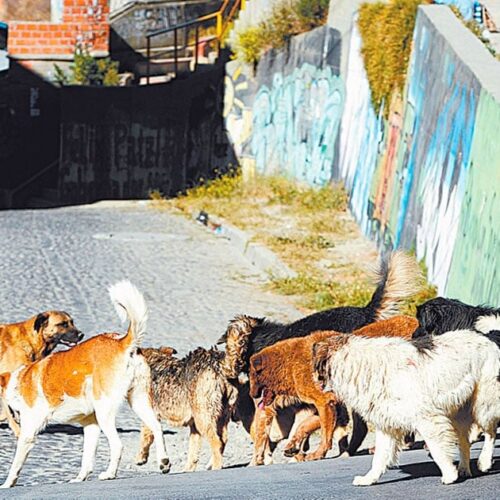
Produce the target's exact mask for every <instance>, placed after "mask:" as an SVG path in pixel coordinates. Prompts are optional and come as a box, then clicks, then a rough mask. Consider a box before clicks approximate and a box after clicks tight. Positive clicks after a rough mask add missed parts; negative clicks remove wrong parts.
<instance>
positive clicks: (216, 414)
mask: <svg viewBox="0 0 500 500" xmlns="http://www.w3.org/2000/svg"><path fill="white" fill-rule="evenodd" d="M253 326H255V321H254V320H253V319H252V318H249V317H246V316H239V317H237V318H235V319H234V320H233V321H231V322H230V324H229V327H228V329H227V333H226V336H227V345H226V353H224V352H222V351H219V350H217V349H208V350H207V349H203V348H201V347H200V348H198V349H196V350H195V351H193V352H190V353H189V354H188V355H187V356H185V357H184V358H182V359H178V358H175V357H173V356H172V352H173V351H172V350H171V349H170V350H168V349H169V348H166V349H167V350H165V348H163V352H162V350H161V349H142V350H141V354H142V355H143V356H144V357H145V359H146V361H147V363H148V364H149V366H150V369H151V381H150V386H151V388H152V394H153V408H154V410H155V411H156V414H157V415H158V417H159V418H160V419H162V420H167V421H168V422H169V423H170V424H172V425H174V426H183V427H189V430H190V436H189V451H188V459H187V463H186V466H185V468H184V470H185V472H190V471H194V470H196V466H197V464H198V460H199V454H200V449H201V438H202V437H204V438H205V439H206V440H207V441H208V442H209V444H210V447H211V450H212V458H211V468H212V469H221V468H222V457H223V453H224V448H225V446H226V442H227V426H228V424H229V421H230V419H231V414H232V412H233V409H234V405H235V403H236V399H237V397H238V389H237V377H238V373H239V371H240V370H241V366H240V364H239V363H240V360H241V359H242V358H243V356H244V355H245V353H244V351H245V350H246V349H247V345H248V336H249V335H250V332H251V331H252V327H253ZM153 440H154V436H153V433H152V431H151V430H150V429H149V428H148V427H147V426H145V425H144V426H143V427H142V430H141V445H140V450H139V453H138V454H137V459H136V461H137V464H139V465H142V464H144V463H146V462H147V460H148V456H149V448H150V446H151V444H152V442H153Z"/></svg>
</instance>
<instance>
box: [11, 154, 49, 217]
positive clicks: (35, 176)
mask: <svg viewBox="0 0 500 500" xmlns="http://www.w3.org/2000/svg"><path fill="white" fill-rule="evenodd" d="M58 165H59V158H58V159H57V160H54V161H53V162H51V163H49V164H48V165H47V166H46V167H44V168H42V169H41V170H39V171H38V172H36V173H34V174H33V175H32V176H31V177H29V178H28V179H26V180H25V181H23V182H22V183H21V184H19V185H18V186H16V187H15V188H12V189H5V190H4V204H5V205H6V206H7V208H15V207H16V205H17V204H16V197H17V196H18V195H19V194H20V193H22V192H23V191H24V190H25V189H26V188H28V187H30V186H31V185H32V184H33V183H34V182H35V181H37V180H39V179H40V177H42V176H43V175H44V174H46V173H47V172H50V171H51V170H52V169H54V168H55V167H57V166H58Z"/></svg>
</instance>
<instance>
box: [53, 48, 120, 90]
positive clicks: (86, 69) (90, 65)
mask: <svg viewBox="0 0 500 500" xmlns="http://www.w3.org/2000/svg"><path fill="white" fill-rule="evenodd" d="M118 66H119V63H118V62H116V61H112V60H111V59H110V58H109V57H106V58H104V59H96V58H95V57H93V56H92V55H90V53H89V51H88V49H86V48H82V47H77V48H76V49H75V54H74V63H73V64H72V65H71V66H70V67H69V69H70V73H69V74H67V73H65V72H64V71H63V70H62V69H61V68H60V67H59V66H58V65H57V64H54V69H55V79H56V81H57V82H58V83H59V84H60V85H90V86H97V87H114V86H117V85H118V84H119V76H118Z"/></svg>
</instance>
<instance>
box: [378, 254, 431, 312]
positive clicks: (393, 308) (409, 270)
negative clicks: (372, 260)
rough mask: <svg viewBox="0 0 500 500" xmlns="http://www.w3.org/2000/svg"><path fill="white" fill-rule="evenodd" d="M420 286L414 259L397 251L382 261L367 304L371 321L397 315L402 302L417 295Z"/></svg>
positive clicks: (421, 279) (419, 271) (417, 266)
mask: <svg viewBox="0 0 500 500" xmlns="http://www.w3.org/2000/svg"><path fill="white" fill-rule="evenodd" d="M422 284H423V276H422V271H421V270H420V267H419V265H418V263H417V261H416V259H415V258H414V257H412V256H410V255H408V254H406V253H404V252H401V251H397V252H393V253H392V254H390V255H389V257H388V258H384V259H382V261H381V263H380V267H379V270H378V272H377V289H376V290H375V292H374V294H373V296H372V300H371V301H370V304H369V307H370V308H371V310H372V311H373V316H374V317H373V320H374V321H379V320H381V319H388V318H391V317H392V316H395V315H397V314H399V308H400V306H401V303H402V301H403V300H404V299H407V298H409V297H411V296H412V295H414V294H415V293H417V292H418V291H419V290H420V289H421V288H422Z"/></svg>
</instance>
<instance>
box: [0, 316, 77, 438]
mask: <svg viewBox="0 0 500 500" xmlns="http://www.w3.org/2000/svg"><path fill="white" fill-rule="evenodd" d="M82 338H83V333H81V332H80V331H78V329H77V328H76V327H75V325H74V323H73V319H72V318H71V316H70V315H69V314H68V313H65V312H63V311H45V312H42V313H40V314H38V315H37V316H33V317H32V318H30V319H28V320H26V321H23V322H21V323H11V324H6V325H0V373H12V372H14V371H15V370H17V369H18V368H19V367H21V366H23V365H28V364H30V363H33V362H34V361H38V360H40V359H42V358H44V357H45V356H48V355H49V354H50V353H51V352H52V351H53V350H54V349H55V348H56V346H57V345H58V344H64V345H68V346H73V345H76V344H77V343H78V342H79V341H80V340H81V339H82ZM5 418H7V420H8V422H9V425H10V427H11V429H12V430H13V431H14V434H15V435H16V436H18V435H19V425H18V424H17V422H16V421H15V420H14V418H13V416H12V413H11V412H10V410H9V409H8V408H6V407H5V406H4V418H2V417H1V416H0V420H4V419H5Z"/></svg>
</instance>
